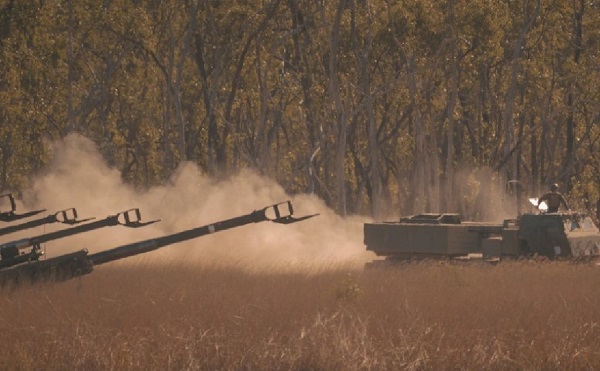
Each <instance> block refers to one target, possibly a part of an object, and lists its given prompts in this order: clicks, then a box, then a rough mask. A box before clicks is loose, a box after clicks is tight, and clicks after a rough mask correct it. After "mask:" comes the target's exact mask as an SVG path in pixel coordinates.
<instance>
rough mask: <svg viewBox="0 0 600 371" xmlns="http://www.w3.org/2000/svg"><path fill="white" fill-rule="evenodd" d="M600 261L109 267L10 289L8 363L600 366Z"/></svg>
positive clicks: (6, 299) (5, 307)
mask: <svg viewBox="0 0 600 371" xmlns="http://www.w3.org/2000/svg"><path fill="white" fill-rule="evenodd" d="M599 283H600V267H598V266H595V265H584V264H572V263H565V262H563V263H549V262H546V263H534V262H516V263H510V264H508V263H502V264H500V265H498V266H482V265H457V264H448V263H440V262H428V263H415V264H412V265H403V266H400V267H396V268H394V269H367V270H347V269H340V270H334V271H329V272H322V273H317V274H303V273H298V272H295V273H282V272H279V273H261V274H259V273H244V272H242V271H240V270H234V269H218V268H214V269H202V270H199V269H193V268H190V267H180V266H176V265H172V266H166V267H165V266H161V267H159V266H134V267H132V268H129V269H125V267H123V266H118V267H112V266H110V267H104V266H103V267H99V268H98V269H97V270H96V271H95V272H94V273H92V274H91V275H89V276H86V277H84V278H83V279H82V280H75V281H70V282H65V283H61V284H55V285H49V286H46V287H26V288H23V289H18V290H10V291H9V290H6V289H5V290H4V291H2V292H1V296H0V298H1V303H0V344H1V346H0V369H2V370H12V369H14V370H40V369H44V370H63V369H81V370H108V369H117V370H123V369H139V370H150V369H153V370H182V369H186V370H187V369H190V370H194V369H200V370H239V369H242V370H243V369H252V370H257V369H260V370H266V369H268V370H288V369H292V370H307V369H308V370H361V369H372V370H384V369H387V370H441V369H469V370H482V369H487V370H505V369H508V370H510V369H516V370H521V369H528V370H553V369H557V370H559V369H560V370H580V369H589V370H592V369H600V289H599Z"/></svg>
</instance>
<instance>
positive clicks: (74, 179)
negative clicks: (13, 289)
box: [1, 135, 366, 271]
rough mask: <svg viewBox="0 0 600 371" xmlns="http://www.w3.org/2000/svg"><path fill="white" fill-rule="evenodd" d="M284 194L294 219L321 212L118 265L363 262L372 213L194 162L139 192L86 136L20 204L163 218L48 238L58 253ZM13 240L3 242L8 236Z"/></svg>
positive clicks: (153, 233)
mask: <svg viewBox="0 0 600 371" xmlns="http://www.w3.org/2000/svg"><path fill="white" fill-rule="evenodd" d="M287 200H291V201H292V204H293V205H294V215H295V216H297V217H301V216H303V215H307V214H316V213H318V214H320V215H319V216H317V217H314V218H311V219H308V220H305V221H302V222H299V223H296V224H291V225H281V224H276V223H270V222H262V223H258V224H250V225H246V226H243V227H239V228H234V229H231V230H227V231H222V232H219V233H216V234H213V235H208V236H203V237H200V238H196V239H194V240H190V241H187V242H183V243H178V244H174V245H169V246H166V247H164V248H162V249H159V250H157V251H154V252H151V253H147V254H142V255H139V256H136V257H131V258H128V259H125V260H123V261H120V262H115V263H114V264H163V263H168V264H185V265H194V266H199V267H202V266H215V265H218V266H235V267H239V268H240V269H244V270H248V271H262V270H269V271H273V270H275V271H277V270H292V269H293V270H298V269H315V268H316V269H319V270H322V269H331V268H339V267H348V266H359V265H360V266H362V264H363V263H364V260H365V258H366V256H365V255H366V252H365V247H364V245H363V241H362V225H363V223H364V222H365V221H366V220H363V219H361V218H358V217H355V218H341V217H340V216H338V215H336V214H335V213H334V212H333V211H331V210H330V209H329V208H328V207H327V206H326V205H325V204H324V203H323V202H322V201H321V200H320V199H319V198H318V197H316V196H314V195H308V194H300V195H293V196H290V195H287V194H286V193H285V191H284V190H283V188H282V187H281V186H279V185H278V184H277V183H276V182H275V181H274V180H272V179H268V178H265V177H261V176H259V175H257V174H256V173H254V172H252V171H248V170H245V171H241V172H240V173H238V174H237V175H234V176H231V177H229V178H228V179H226V180H215V179H211V178H210V177H208V176H206V175H204V174H202V172H201V171H200V170H199V169H198V168H197V167H196V166H195V165H194V164H192V163H185V164H182V165H181V166H180V167H179V168H178V169H177V171H176V172H175V173H174V175H173V176H172V177H171V179H170V180H169V182H168V183H167V184H165V185H163V186H159V187H155V188H151V189H149V190H146V191H143V192H141V191H139V190H135V189H134V188H132V187H131V186H130V185H128V184H125V183H124V182H123V181H122V180H121V176H120V173H119V171H118V170H116V169H114V168H111V167H110V166H109V165H108V164H107V163H106V161H105V160H104V159H103V158H102V156H101V154H100V153H99V152H98V150H97V148H96V146H95V145H94V143H93V142H92V141H91V140H89V139H86V138H84V137H82V136H80V135H70V136H68V137H66V138H65V139H64V140H62V141H60V142H56V143H54V144H53V145H52V160H51V163H50V164H49V166H48V168H47V170H46V171H45V172H44V174H41V175H39V176H38V177H37V178H36V179H34V180H33V183H32V187H31V189H28V190H27V191H25V192H24V194H23V199H22V200H19V206H18V209H17V211H25V210H31V209H40V208H43V209H46V210H47V214H48V213H54V212H56V211H59V210H63V209H67V208H71V207H73V208H76V209H77V212H78V214H79V217H80V218H89V217H95V218H96V219H95V220H98V219H104V218H106V217H107V216H109V215H114V214H116V213H118V212H121V211H125V210H128V209H132V208H139V209H140V211H141V215H142V221H150V220H155V219H161V221H160V222H158V223H154V224H151V225H149V226H146V227H143V228H127V227H124V226H113V227H105V228H101V229H98V230H95V231H91V232H87V233H82V234H79V235H75V236H71V237H67V238H63V239H60V240H55V241H51V242H48V243H46V244H45V246H44V248H45V250H46V255H47V256H49V257H52V256H57V255H61V254H64V253H66V252H69V251H76V250H79V249H82V248H86V249H88V250H89V251H90V253H94V252H98V251H102V250H107V249H110V248H114V247H117V246H121V245H124V244H127V243H131V242H138V241H144V240H146V239H153V238H156V237H161V236H164V235H168V234H172V233H176V232H180V231H183V230H186V229H190V228H195V227H199V226H203V225H207V224H212V223H213V222H217V221H221V220H225V219H229V218H233V217H237V216H240V215H245V214H248V213H250V212H252V211H253V210H256V209H262V208H263V207H266V206H270V205H273V204H275V203H279V202H283V201H287ZM41 215H44V214H41ZM62 228H66V226H64V225H60V224H58V223H54V224H52V225H48V226H45V227H40V228H37V229H36V230H35V231H34V232H32V231H28V232H27V235H26V236H25V237H32V233H33V235H39V234H42V233H46V232H48V231H52V230H56V229H62ZM12 236H13V235H11V236H10V237H11V239H9V240H13V239H12ZM8 237H9V236H5V237H4V238H2V241H1V242H8V241H7V238H8Z"/></svg>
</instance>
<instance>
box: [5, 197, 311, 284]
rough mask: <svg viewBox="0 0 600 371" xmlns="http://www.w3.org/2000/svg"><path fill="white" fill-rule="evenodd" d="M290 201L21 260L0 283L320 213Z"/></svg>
mask: <svg viewBox="0 0 600 371" xmlns="http://www.w3.org/2000/svg"><path fill="white" fill-rule="evenodd" d="M292 215H293V208H292V204H291V202H290V201H287V202H282V203H279V204H275V205H272V206H267V207H265V208H263V209H260V210H255V211H253V212H251V213H250V214H247V215H242V216H239V217H235V218H231V219H227V220H224V221H220V222H216V223H213V224H209V225H205V226H202V227H197V228H193V229H189V230H185V231H182V232H179V233H175V234H171V235H168V236H163V237H158V238H154V239H149V240H145V241H140V242H135V243H130V244H126V245H122V246H119V247H116V248H113V249H111V250H106V251H102V252H98V253H95V254H91V255H88V251H87V250H85V249H84V250H80V251H76V252H73V253H69V254H66V255H62V256H58V257H55V258H50V259H46V260H43V261H37V262H34V263H30V264H22V265H19V266H17V267H14V268H11V269H7V270H4V271H2V270H0V286H5V285H7V284H11V285H18V284H20V283H24V282H28V283H37V282H47V281H66V280H69V279H72V278H75V277H79V276H82V275H85V274H88V273H91V272H92V271H93V268H94V266H95V265H101V264H104V263H108V262H112V261H115V260H119V259H124V258H127V257H130V256H134V255H138V254H143V253H147V252H150V251H154V250H156V249H159V248H161V247H163V246H166V245H170V244H174V243H179V242H183V241H186V240H191V239H194V238H197V237H201V236H204V235H207V234H212V233H216V232H220V231H224V230H227V229H231V228H235V227H240V226H243V225H246V224H250V223H259V222H262V221H271V222H274V223H280V224H291V223H296V222H299V221H302V220H305V219H308V218H312V217H313V216H316V215H318V214H313V215H307V216H303V217H300V218H295V217H293V216H292Z"/></svg>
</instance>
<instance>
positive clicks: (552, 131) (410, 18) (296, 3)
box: [0, 0, 600, 219]
mask: <svg viewBox="0 0 600 371" xmlns="http://www.w3.org/2000/svg"><path fill="white" fill-rule="evenodd" d="M0 63H1V65H2V68H1V69H0V190H1V191H12V192H19V191H21V190H23V189H25V188H26V187H27V186H28V184H29V182H30V181H31V179H32V177H33V176H35V175H36V174H37V173H39V172H40V171H43V170H44V168H45V167H46V166H47V164H48V163H49V161H50V159H51V157H52V145H51V144H52V143H53V142H56V141H57V140H60V139H61V138H64V137H65V136H67V135H69V134H70V133H79V134H81V135H83V136H85V137H87V138H89V139H91V140H92V141H93V142H94V143H95V144H96V145H97V147H98V149H99V151H100V152H101V153H102V155H103V156H104V157H105V158H106V161H108V163H109V164H110V165H111V166H114V167H115V168H116V169H118V170H119V171H120V172H121V174H122V177H123V180H124V181H126V182H128V183H130V184H132V185H133V186H135V187H140V188H142V189H143V188H147V187H152V186H154V185H158V184H161V183H164V182H165V181H167V180H168V179H169V177H170V175H171V174H172V173H173V172H174V171H175V170H176V169H177V167H178V166H179V164H181V163H182V162H187V161H191V162H194V163H195V164H196V165H197V166H198V168H199V169H200V171H202V172H204V173H206V174H207V175H209V176H212V177H214V178H215V179H220V178H223V177H227V176H228V175H230V174H233V173H236V172H237V171H239V170H241V169H252V170H254V171H256V172H258V173H260V174H262V175H264V176H268V177H271V178H273V179H275V180H276V181H277V182H278V183H279V184H281V185H282V186H283V187H284V188H285V189H286V191H288V192H290V193H291V194H294V193H298V192H308V193H314V194H316V195H318V196H319V197H321V198H322V199H323V200H325V202H326V203H327V204H328V205H329V206H330V207H332V208H333V209H334V210H335V211H336V212H337V213H339V214H340V215H348V214H355V213H360V214H368V215H372V216H375V217H379V216H384V215H391V214H394V215H398V214H402V215H406V214H410V213H414V212H436V211H452V212H460V213H461V214H463V215H464V216H465V217H468V218H480V219H481V218H485V217H486V216H489V215H490V214H489V213H490V209H492V208H494V207H496V206H494V204H493V203H492V199H493V198H494V197H492V195H502V197H501V200H503V204H504V206H503V207H506V206H507V205H508V206H510V205H512V206H511V207H514V208H517V209H518V210H519V211H520V208H521V207H524V206H521V203H520V200H522V199H524V198H526V197H528V196H531V195H539V193H540V192H542V191H544V190H545V189H547V187H548V185H549V184H551V183H555V182H556V183H559V184H560V186H561V190H562V191H563V192H565V193H567V195H568V197H569V199H570V201H571V204H572V208H578V209H580V210H584V209H585V210H587V211H588V212H594V209H595V208H596V205H597V203H600V201H598V200H599V198H600V157H599V156H598V153H599V151H600V125H599V122H600V2H599V1H596V0H494V1H489V0H463V1H459V0H443V1H434V0H397V1H395V0H330V1H324V0H259V1H248V0H185V1H181V0H171V1H169V0H162V1H161V0H147V1H140V0H137V1H133V0H100V1H99V0H77V1H75V0H31V1H22V0H0Z"/></svg>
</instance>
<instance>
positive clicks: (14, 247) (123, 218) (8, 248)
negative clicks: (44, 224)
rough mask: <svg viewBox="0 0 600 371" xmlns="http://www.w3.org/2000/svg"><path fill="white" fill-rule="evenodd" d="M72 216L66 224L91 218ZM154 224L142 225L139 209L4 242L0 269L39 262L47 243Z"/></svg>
mask: <svg viewBox="0 0 600 371" xmlns="http://www.w3.org/2000/svg"><path fill="white" fill-rule="evenodd" d="M73 215H74V218H71V217H68V218H69V220H70V222H69V223H68V224H76V223H82V222H86V221H88V220H91V218H90V219H83V220H77V219H76V213H75V214H73ZM155 222H157V220H153V221H151V222H144V223H143V222H141V216H140V211H139V209H130V210H127V211H123V212H120V213H118V214H115V215H110V216H108V217H106V218H105V219H102V220H97V221H94V222H90V223H85V224H80V225H78V226H76V227H72V228H68V229H62V230H58V231H55V232H50V233H45V234H42V235H39V236H35V237H30V238H23V239H20V240H17V241H12V242H6V243H3V244H1V245H0V269H3V268H8V267H12V266H15V265H18V264H21V263H25V262H31V261H37V260H39V258H40V257H41V256H42V255H43V252H42V249H41V245H42V244H43V243H46V242H49V241H53V240H57V239H60V238H64V237H69V236H73V235H76V234H79V233H84V232H89V231H93V230H95V229H99V228H104V227H111V226H116V225H122V226H125V227H131V228H137V227H143V226H146V225H148V224H152V223H155Z"/></svg>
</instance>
